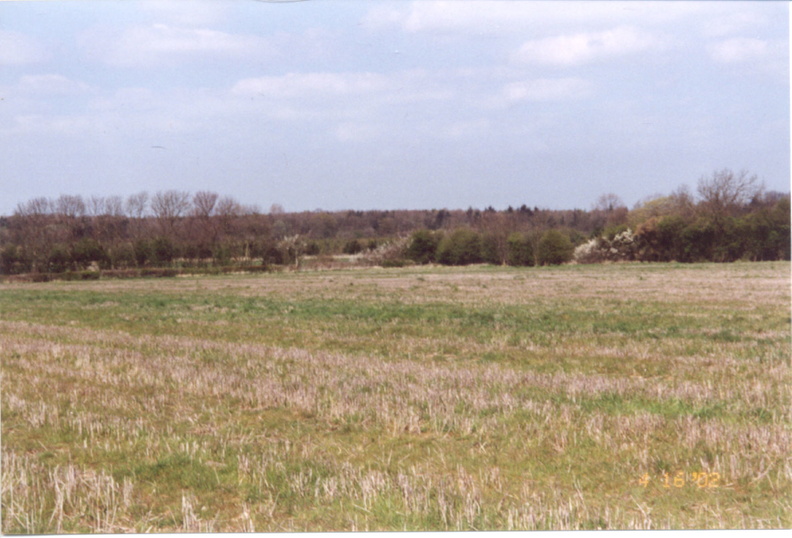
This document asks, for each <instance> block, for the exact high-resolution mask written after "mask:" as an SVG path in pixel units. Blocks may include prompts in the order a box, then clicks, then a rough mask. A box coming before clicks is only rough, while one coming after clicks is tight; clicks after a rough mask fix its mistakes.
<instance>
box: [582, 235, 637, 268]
mask: <svg viewBox="0 0 792 538" xmlns="http://www.w3.org/2000/svg"><path fill="white" fill-rule="evenodd" d="M635 247H636V243H635V234H633V232H632V230H630V229H629V228H627V229H626V230H624V231H623V232H620V233H617V234H616V235H614V236H613V239H608V238H607V237H596V238H594V239H592V240H590V241H588V242H586V243H583V244H582V245H579V246H578V247H577V248H576V249H575V252H574V254H573V256H574V259H575V261H576V262H578V263H601V262H604V261H626V260H633V259H635Z"/></svg>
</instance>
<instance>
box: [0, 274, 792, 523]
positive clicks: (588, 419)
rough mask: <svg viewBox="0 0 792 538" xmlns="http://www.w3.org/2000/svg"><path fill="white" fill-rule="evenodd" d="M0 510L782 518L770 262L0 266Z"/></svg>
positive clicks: (791, 519) (208, 518) (775, 310)
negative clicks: (105, 276)
mask: <svg viewBox="0 0 792 538" xmlns="http://www.w3.org/2000/svg"><path fill="white" fill-rule="evenodd" d="M0 354H1V358H2V530H3V531H4V532H6V533H19V532H21V533H48V532H124V531H137V532H146V531H158V532H159V531H243V530H256V531H286V530H308V531H329V530H405V529H406V530H445V529H450V530H468V529H480V530H484V529H487V530H495V529H597V528H610V529H644V528H664V529H680V528H686V529H690V528H746V527H750V528H778V527H790V526H792V460H791V459H790V452H791V450H792V432H791V430H790V424H792V420H790V419H791V418H792V417H791V416H790V407H791V406H790V403H792V401H791V400H792V399H791V398H790V387H791V385H790V264H789V263H786V262H783V263H761V264H758V263H757V264H748V263H737V264H729V265H709V264H707V265H660V264H658V265H652V264H625V265H604V266H565V267H556V268H528V269H513V268H500V267H498V268H495V267H468V268H426V267H421V268H403V269H387V270H385V269H365V270H347V271H326V272H303V273H279V274H262V275H231V276H218V277H200V278H198V277H186V278H176V279H156V280H155V279H144V280H133V281H121V280H106V281H105V280H102V281H94V282H48V283H40V284H0Z"/></svg>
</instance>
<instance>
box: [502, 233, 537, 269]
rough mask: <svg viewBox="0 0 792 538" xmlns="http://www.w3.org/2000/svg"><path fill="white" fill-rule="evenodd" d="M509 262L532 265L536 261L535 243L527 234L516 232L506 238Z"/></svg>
mask: <svg viewBox="0 0 792 538" xmlns="http://www.w3.org/2000/svg"><path fill="white" fill-rule="evenodd" d="M506 245H507V246H506V248H507V263H508V264H509V265H514V266H531V265H533V264H534V263H535V260H534V251H533V243H532V242H531V238H530V237H528V236H526V235H525V234H521V233H519V232H514V233H513V234H511V235H510V236H509V238H508V239H507V240H506Z"/></svg>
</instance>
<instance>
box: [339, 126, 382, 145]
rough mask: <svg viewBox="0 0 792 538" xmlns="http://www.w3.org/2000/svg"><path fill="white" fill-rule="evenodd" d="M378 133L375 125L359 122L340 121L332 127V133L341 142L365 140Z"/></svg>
mask: <svg viewBox="0 0 792 538" xmlns="http://www.w3.org/2000/svg"><path fill="white" fill-rule="evenodd" d="M379 133H380V131H379V128H378V127H377V126H376V125H374V124H372V123H361V122H349V121H348V122H342V123H340V124H338V125H337V126H336V127H335V129H333V135H334V136H335V137H336V138H337V139H338V140H340V141H342V142H365V141H367V140H371V139H373V138H375V137H377V136H378V135H379Z"/></svg>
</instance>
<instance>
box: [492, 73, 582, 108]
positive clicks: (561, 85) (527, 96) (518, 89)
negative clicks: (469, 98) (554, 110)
mask: <svg viewBox="0 0 792 538" xmlns="http://www.w3.org/2000/svg"><path fill="white" fill-rule="evenodd" d="M589 91H590V84H589V83H588V82H586V81H585V80H582V79H579V78H557V79H546V78H541V79H534V80H522V81H517V82H511V83H509V84H506V85H505V86H504V87H503V90H502V97H503V99H504V100H505V101H506V102H507V103H515V102H519V101H558V100H564V99H577V98H581V97H585V96H586V95H587V94H588V93H589Z"/></svg>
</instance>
